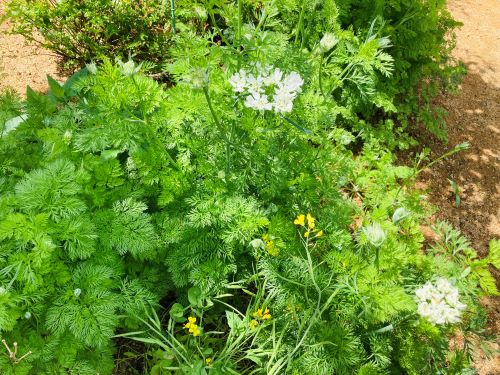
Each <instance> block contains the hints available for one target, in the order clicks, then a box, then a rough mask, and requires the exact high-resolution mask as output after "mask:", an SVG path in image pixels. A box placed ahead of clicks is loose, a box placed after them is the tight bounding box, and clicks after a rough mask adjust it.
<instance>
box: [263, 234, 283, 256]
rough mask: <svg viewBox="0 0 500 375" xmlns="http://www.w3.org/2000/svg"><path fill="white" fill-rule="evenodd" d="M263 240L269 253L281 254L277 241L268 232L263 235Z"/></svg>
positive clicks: (273, 254)
mask: <svg viewBox="0 0 500 375" xmlns="http://www.w3.org/2000/svg"><path fill="white" fill-rule="evenodd" d="M262 240H263V241H264V244H265V249H266V251H267V252H268V254H269V255H272V256H273V257H277V256H278V255H279V253H280V252H279V250H278V248H277V247H276V243H275V242H274V240H273V239H272V238H271V237H270V236H269V234H268V233H266V234H264V235H263V236H262Z"/></svg>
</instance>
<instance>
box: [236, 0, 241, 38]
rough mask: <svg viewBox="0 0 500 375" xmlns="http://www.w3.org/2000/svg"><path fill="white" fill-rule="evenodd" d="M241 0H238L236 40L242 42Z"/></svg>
mask: <svg viewBox="0 0 500 375" xmlns="http://www.w3.org/2000/svg"><path fill="white" fill-rule="evenodd" d="M241 21H242V20H241V0H238V29H237V30H236V32H237V33H236V41H237V42H238V46H239V45H240V44H241Z"/></svg>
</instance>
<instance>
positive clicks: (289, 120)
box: [281, 115, 313, 134]
mask: <svg viewBox="0 0 500 375" xmlns="http://www.w3.org/2000/svg"><path fill="white" fill-rule="evenodd" d="M281 118H282V119H283V120H285V121H286V122H288V123H289V124H291V125H293V126H294V127H295V128H297V129H299V130H300V131H301V132H302V133H304V134H312V133H313V132H312V131H311V130H309V129H306V128H303V127H302V126H300V125H299V124H297V123H296V122H295V121H293V120H292V119H290V118H288V117H286V116H283V115H282V116H281Z"/></svg>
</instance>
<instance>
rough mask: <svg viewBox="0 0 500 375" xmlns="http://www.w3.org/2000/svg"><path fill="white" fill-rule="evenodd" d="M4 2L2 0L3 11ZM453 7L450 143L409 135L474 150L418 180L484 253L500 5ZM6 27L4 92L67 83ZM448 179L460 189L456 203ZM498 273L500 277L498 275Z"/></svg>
mask: <svg viewBox="0 0 500 375" xmlns="http://www.w3.org/2000/svg"><path fill="white" fill-rule="evenodd" d="M4 3H5V0H0V15H1V14H2V13H3V12H2V11H3V9H2V5H3V4H4ZM449 9H450V11H451V13H452V14H453V16H454V17H455V18H456V19H457V20H459V21H461V22H463V24H464V26H463V27H462V28H460V29H459V30H458V31H457V47H456V49H455V51H454V57H455V58H457V59H458V60H460V61H462V62H463V63H465V64H466V65H467V67H468V74H467V76H466V77H465V79H464V81H463V82H462V84H461V87H460V92H459V94H458V95H456V96H454V95H445V96H443V97H441V98H439V100H438V101H439V104H441V105H442V106H443V107H444V108H446V109H447V111H448V113H449V115H448V117H447V124H448V129H449V131H448V136H449V143H448V144H445V143H442V142H438V141H436V139H435V138H433V137H430V136H429V135H428V134H427V133H426V132H425V131H421V129H418V128H415V129H412V132H413V135H414V136H415V138H417V140H418V141H419V142H420V147H429V148H430V149H431V152H432V154H431V156H433V157H437V156H439V155H442V154H443V153H445V152H446V151H447V150H449V149H450V148H451V147H453V146H454V145H456V144H458V143H462V142H465V141H467V142H469V143H470V144H471V148H470V149H469V150H468V151H465V152H461V153H459V154H456V155H454V156H452V157H450V158H448V159H445V160H443V161H441V162H439V163H437V164H435V165H434V166H433V167H432V169H430V170H426V171H424V173H422V175H421V176H420V177H419V180H418V184H419V187H421V188H423V189H426V190H428V191H429V193H428V200H429V201H430V202H431V203H432V204H434V205H435V206H436V207H437V208H438V211H437V212H436V214H435V215H434V217H432V218H431V221H435V220H447V221H448V222H450V223H451V224H453V226H455V227H456V228H458V229H460V231H462V233H463V234H464V235H465V236H466V237H467V238H468V239H469V240H470V241H471V243H472V244H473V247H474V248H475V249H476V250H478V251H479V253H480V254H481V255H485V254H486V253H487V250H488V242H489V241H490V240H491V239H492V238H500V123H499V122H500V117H499V114H500V113H499V111H500V2H499V1H498V0H483V1H478V0H450V1H449ZM8 29H9V24H8V23H5V24H3V25H1V26H0V90H1V89H2V88H5V87H12V88H13V89H15V90H16V91H17V92H19V93H20V95H21V96H24V93H25V90H26V85H30V86H31V87H32V88H33V89H34V90H38V91H46V90H47V80H46V75H47V74H49V75H51V76H52V77H54V78H55V79H57V80H64V76H63V75H60V74H59V70H58V59H57V57H56V56H54V55H52V54H51V53H50V52H48V51H46V50H43V49H41V48H39V47H37V46H33V45H32V46H28V45H26V44H25V42H24V39H23V38H22V37H20V36H15V35H7V34H5V32H6V31H7V30H8ZM416 151H418V150H414V153H415V152H416ZM448 179H451V180H453V181H455V182H456V183H457V184H458V186H459V188H460V198H461V204H460V206H459V207H456V206H455V197H454V194H453V192H452V190H451V186H450V183H449V181H448ZM493 272H494V273H495V276H496V278H497V281H500V272H499V271H498V270H496V271H495V270H493ZM497 284H498V282H497ZM499 287H500V285H499ZM484 304H485V306H487V308H488V310H489V312H490V316H489V331H490V333H492V334H497V335H498V333H499V332H500V299H499V298H488V299H485V300H484ZM496 348H497V349H498V348H499V346H498V345H497V346H496ZM476 367H477V369H478V372H479V374H480V375H499V374H500V357H496V358H491V359H488V358H485V357H484V355H482V354H478V356H477V358H476Z"/></svg>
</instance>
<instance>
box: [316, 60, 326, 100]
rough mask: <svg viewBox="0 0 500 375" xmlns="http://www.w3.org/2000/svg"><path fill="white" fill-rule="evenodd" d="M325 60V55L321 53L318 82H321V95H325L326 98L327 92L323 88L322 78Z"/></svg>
mask: <svg viewBox="0 0 500 375" xmlns="http://www.w3.org/2000/svg"><path fill="white" fill-rule="evenodd" d="M323 61H324V57H323V54H321V56H320V58H319V72H318V82H319V91H321V95H323V98H324V99H325V100H326V94H325V90H324V89H323V78H322V75H323Z"/></svg>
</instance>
